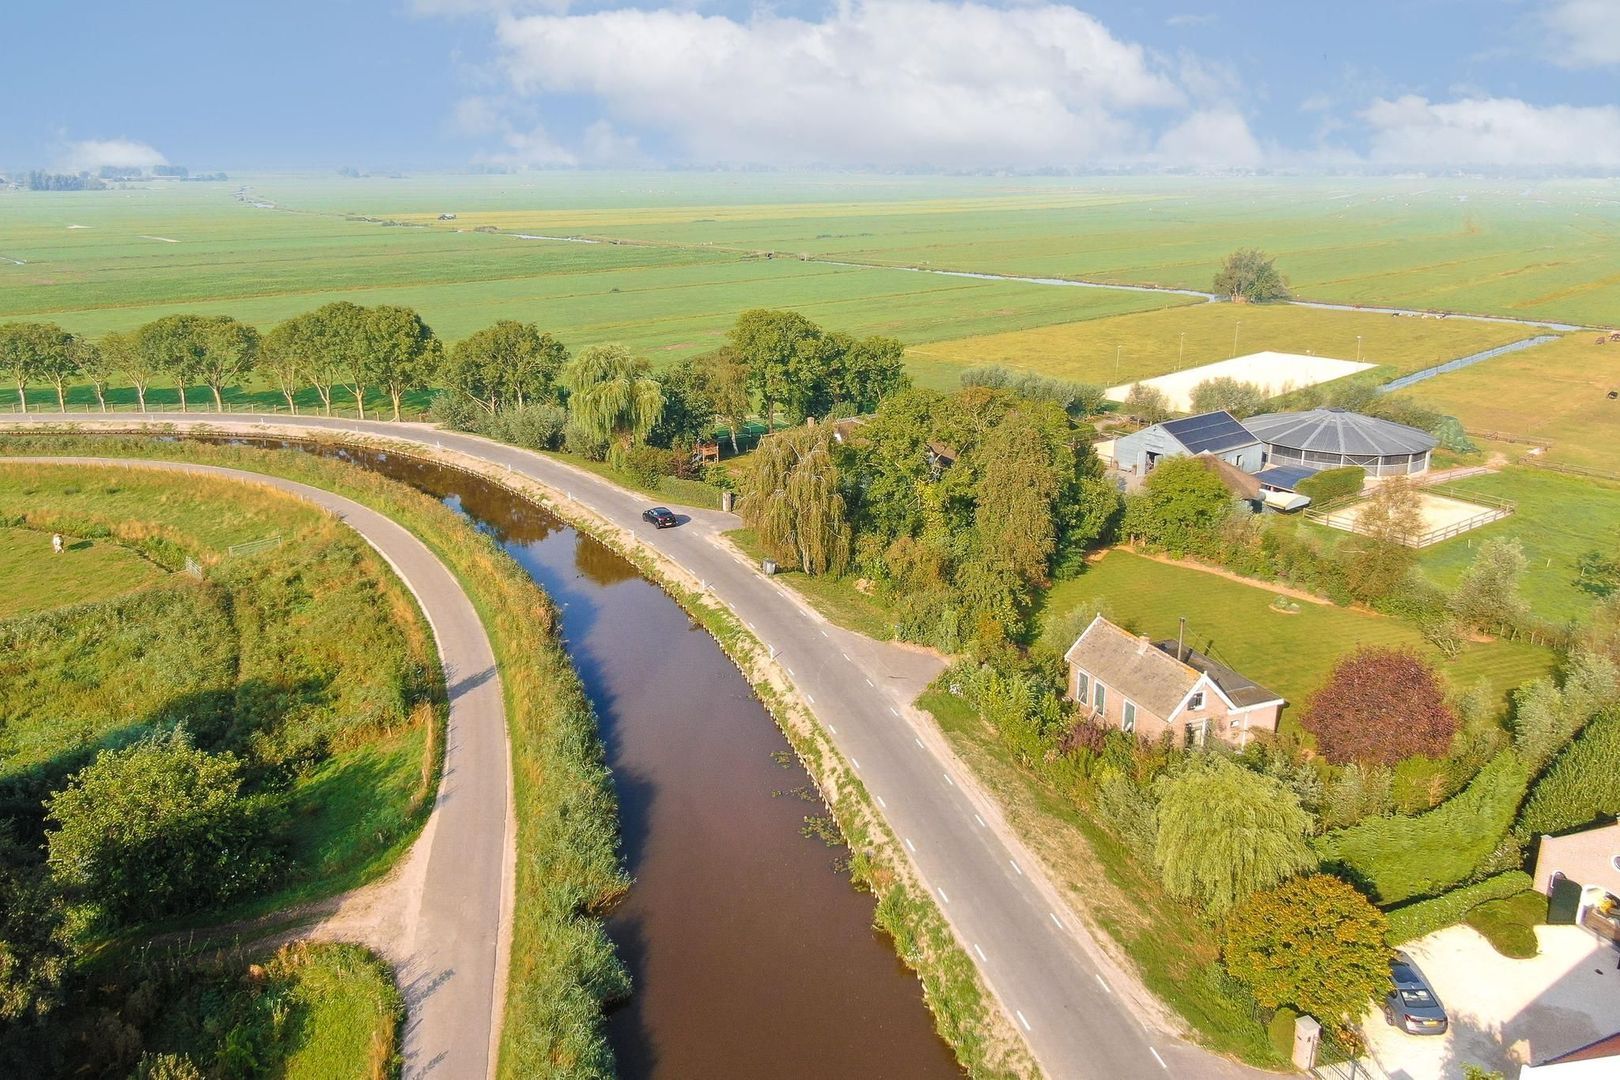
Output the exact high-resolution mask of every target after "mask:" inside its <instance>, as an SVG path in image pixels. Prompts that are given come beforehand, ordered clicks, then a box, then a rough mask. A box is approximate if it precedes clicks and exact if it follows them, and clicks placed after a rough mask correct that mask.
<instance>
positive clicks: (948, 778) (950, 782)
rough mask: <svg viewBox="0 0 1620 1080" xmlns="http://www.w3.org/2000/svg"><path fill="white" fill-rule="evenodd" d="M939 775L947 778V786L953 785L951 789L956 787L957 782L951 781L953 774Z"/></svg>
mask: <svg viewBox="0 0 1620 1080" xmlns="http://www.w3.org/2000/svg"><path fill="white" fill-rule="evenodd" d="M939 775H941V776H943V777H944V778H945V782H946V783H947V784H949V785H951V787H955V786H956V781H955V780H952V779H951V774H950V773H940V774H939Z"/></svg>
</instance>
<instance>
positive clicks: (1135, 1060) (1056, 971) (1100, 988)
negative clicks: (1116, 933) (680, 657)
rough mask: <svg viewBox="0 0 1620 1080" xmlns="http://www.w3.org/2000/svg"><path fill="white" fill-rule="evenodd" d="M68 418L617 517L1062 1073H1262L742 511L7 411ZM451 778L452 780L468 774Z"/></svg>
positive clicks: (568, 474) (342, 430) (524, 470)
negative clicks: (1182, 1019)
mask: <svg viewBox="0 0 1620 1080" xmlns="http://www.w3.org/2000/svg"><path fill="white" fill-rule="evenodd" d="M64 421H67V422H74V423H77V424H80V425H83V426H85V427H87V428H88V427H94V426H99V425H102V424H105V425H108V426H113V427H117V428H121V429H129V428H138V427H140V426H143V425H147V426H149V425H158V424H173V425H176V426H180V427H212V428H215V429H220V428H227V427H228V428H231V429H242V430H243V431H244V432H257V433H260V434H264V435H270V436H275V435H277V434H283V435H285V434H296V433H297V432H299V431H317V432H322V433H325V434H328V435H344V434H350V435H361V436H367V437H372V438H388V439H394V440H398V441H401V442H405V443H412V444H416V445H417V446H419V447H423V448H425V449H426V450H427V451H429V452H431V451H433V450H434V449H435V448H438V449H442V450H445V451H453V452H456V453H459V454H464V455H467V456H469V457H472V458H476V459H478V460H479V461H481V462H483V463H486V465H492V466H494V467H496V468H497V469H505V470H510V471H511V472H513V473H517V474H520V475H522V476H525V477H527V478H530V479H532V480H534V481H536V482H538V483H540V484H541V485H543V486H545V487H547V488H549V489H551V490H552V491H554V492H555V493H556V494H557V496H558V497H559V498H562V499H568V500H570V501H572V502H574V503H576V504H577V505H579V506H581V507H583V508H584V509H585V510H586V511H588V512H591V513H593V514H594V515H595V516H597V517H599V518H601V519H602V520H604V521H605V522H607V523H608V524H610V525H613V526H617V527H620V528H622V529H625V530H630V531H632V532H633V533H635V534H636V535H637V536H638V538H639V539H640V541H641V542H642V543H644V544H645V545H646V546H647V547H649V548H650V549H653V550H654V551H656V552H658V553H659V554H661V555H662V556H664V557H666V558H668V559H669V560H671V561H672V562H674V563H675V564H677V565H679V566H680V567H682V568H683V569H685V570H686V571H687V572H688V573H690V574H692V575H693V576H695V577H697V578H698V579H699V580H700V581H702V582H703V583H704V585H705V586H706V587H707V588H708V590H709V591H710V592H712V593H713V594H714V595H715V596H716V597H717V598H718V599H719V600H721V601H722V602H723V603H725V604H726V605H727V607H729V608H730V609H731V610H732V612H733V613H735V614H736V615H737V617H738V618H740V619H742V620H743V622H744V623H745V624H746V625H747V626H748V627H749V629H750V630H752V631H753V633H754V634H755V635H756V636H757V637H758V638H759V639H760V640H761V641H763V642H764V643H765V644H766V645H767V646H769V647H770V648H771V650H772V651H773V654H774V656H775V658H776V660H777V662H778V664H780V665H781V667H782V668H783V671H784V673H785V674H786V676H787V678H788V679H789V680H790V681H791V683H792V684H793V686H794V687H795V688H796V689H797V691H798V692H799V694H800V695H801V696H802V697H803V699H804V701H805V702H806V704H807V705H808V706H809V707H810V709H811V711H812V712H813V713H814V714H815V716H816V717H817V719H818V720H819V722H820V723H821V724H822V725H823V726H824V727H825V728H826V730H827V732H828V733H829V736H830V737H831V739H832V741H833V742H834V744H835V745H836V746H837V747H838V749H839V751H840V752H841V753H842V754H843V755H844V757H845V759H846V760H847V761H848V762H849V764H850V766H851V768H853V769H854V770H855V772H856V773H858V774H859V775H860V777H861V778H862V781H863V782H864V783H865V785H866V787H867V789H868V790H869V791H870V792H871V793H872V795H873V796H874V798H875V799H876V800H877V803H878V806H879V807H880V810H881V812H882V813H883V814H884V815H885V817H886V819H887V821H888V824H889V825H890V827H891V828H892V829H893V830H894V832H895V834H896V835H897V836H899V837H900V838H901V841H902V842H903V843H904V845H905V848H906V850H907V852H908V854H909V856H910V858H911V859H912V861H913V863H914V864H915V866H916V868H917V870H918V872H919V874H920V875H921V877H922V879H923V881H924V882H925V883H926V884H927V885H928V887H929V888H930V889H931V890H932V892H933V893H934V895H935V898H936V900H937V901H938V903H939V905H940V910H941V912H943V913H944V915H945V917H946V919H947V920H948V921H949V922H950V924H951V926H952V928H953V929H954V931H955V933H956V935H957V937H958V938H959V940H960V941H961V943H962V945H963V948H964V949H965V950H966V951H967V952H968V954H969V955H970V956H971V957H972V958H973V960H974V962H975V963H976V964H977V965H978V968H979V971H980V973H981V975H982V976H983V978H984V980H985V982H986V984H987V985H988V986H989V987H990V988H991V991H992V992H993V993H994V994H995V996H996V997H997V999H998V1000H999V1001H1000V1003H1001V1006H1002V1008H1003V1009H1004V1010H1005V1012H1006V1014H1007V1016H1008V1017H1009V1019H1010V1020H1011V1021H1012V1022H1013V1023H1014V1024H1015V1025H1016V1027H1017V1029H1018V1030H1019V1031H1020V1032H1021V1033H1022V1035H1023V1037H1024V1039H1025V1041H1026V1042H1027V1043H1028V1045H1029V1047H1030V1050H1031V1052H1032V1053H1033V1054H1034V1055H1035V1058H1036V1060H1037V1061H1038V1062H1039V1063H1040V1065H1041V1067H1042V1069H1043V1070H1044V1071H1045V1072H1046V1074H1047V1075H1048V1076H1050V1077H1054V1078H1071V1077H1073V1078H1086V1080H1093V1078H1094V1080H1152V1078H1158V1077H1163V1076H1166V1075H1167V1074H1174V1075H1177V1076H1181V1077H1238V1076H1258V1075H1265V1074H1261V1073H1257V1072H1255V1071H1253V1070H1249V1069H1247V1068H1244V1067H1242V1066H1238V1065H1236V1064H1233V1063H1232V1062H1230V1061H1228V1060H1226V1059H1224V1058H1221V1057H1219V1056H1216V1055H1214V1054H1211V1053H1209V1052H1208V1051H1206V1050H1203V1049H1202V1048H1199V1047H1197V1046H1194V1045H1192V1044H1191V1043H1188V1042H1186V1041H1185V1040H1183V1039H1181V1038H1179V1037H1178V1036H1177V1035H1175V1034H1174V1033H1172V1032H1171V1031H1170V1030H1168V1029H1167V1026H1166V1023H1165V1022H1164V1021H1163V1020H1161V1019H1160V1018H1159V1017H1160V1012H1159V1010H1158V1008H1157V1007H1156V1006H1155V1005H1154V1004H1153V1003H1152V1002H1151V999H1150V998H1149V997H1148V995H1147V994H1146V993H1145V992H1144V991H1143V990H1142V989H1141V987H1140V985H1139V984H1138V983H1137V981H1136V980H1135V977H1134V976H1133V975H1132V974H1130V973H1128V972H1126V971H1124V970H1122V969H1121V968H1120V967H1119V966H1117V965H1116V964H1115V963H1114V962H1113V961H1112V960H1111V959H1110V958H1109V954H1108V952H1107V950H1106V949H1105V948H1104V947H1103V946H1102V945H1101V944H1100V943H1099V941H1098V940H1097V938H1096V937H1095V936H1094V935H1093V934H1092V932H1091V930H1090V929H1089V928H1088V927H1087V926H1086V925H1085V924H1084V923H1083V922H1082V921H1081V920H1080V919H1079V918H1078V917H1076V916H1075V915H1074V913H1073V912H1072V911H1071V910H1070V909H1069V907H1068V906H1067V904H1066V903H1065V901H1064V900H1063V899H1062V894H1061V893H1060V892H1059V890H1058V889H1057V888H1056V887H1055V886H1054V885H1053V883H1052V882H1051V881H1050V880H1048V879H1047V877H1046V876H1045V874H1044V873H1043V871H1042V869H1041V866H1040V864H1039V863H1038V861H1037V860H1036V859H1035V858H1034V857H1033V856H1032V855H1031V854H1030V853H1029V852H1028V851H1027V850H1026V849H1025V848H1024V847H1023V845H1022V844H1021V843H1020V841H1019V840H1018V838H1017V836H1016V835H1015V834H1014V832H1013V830H1012V829H1010V828H1009V827H1007V826H1006V824H1005V822H1004V821H1003V820H1002V818H1001V815H1000V812H999V809H998V808H997V807H996V805H995V804H994V802H993V801H992V800H991V799H989V798H988V797H986V796H985V795H984V794H983V793H982V791H981V789H980V788H979V786H978V783H977V781H976V780H975V779H974V778H973V776H972V775H971V774H970V773H969V772H968V770H966V769H965V767H963V766H962V765H961V763H960V762H959V761H958V760H957V758H956V757H955V755H954V754H953V753H952V752H951V750H950V748H949V746H948V745H947V744H946V743H945V741H944V738H943V736H941V735H940V733H939V731H938V729H937V727H936V726H935V725H934V724H933V723H932V722H931V721H930V720H929V719H928V718H927V717H926V716H924V715H922V714H919V713H917V712H916V711H915V710H913V709H912V708H911V705H910V703H911V702H912V701H913V700H914V699H915V697H916V695H917V693H918V692H919V691H920V690H921V689H922V687H923V686H924V685H925V684H926V683H927V682H928V681H929V680H930V679H932V678H933V677H934V676H935V675H936V674H937V673H938V672H939V670H940V662H939V661H938V660H937V659H935V658H933V657H931V656H929V655H927V654H924V653H920V652H917V651H914V650H909V649H905V648H902V647H899V646H895V645H892V644H888V643H883V642H877V641H873V640H871V639H869V638H865V637H862V636H861V635H858V634H854V633H851V632H849V631H846V630H843V629H841V628H839V627H836V626H833V625H831V624H830V623H828V622H827V621H826V620H825V619H824V618H822V617H821V616H820V615H819V614H817V613H816V612H814V611H813V610H811V609H810V608H809V607H808V606H806V605H805V604H803V603H802V602H801V601H800V600H799V599H798V598H797V597H796V596H795V595H794V594H793V593H791V592H790V591H789V590H788V589H786V588H784V587H783V586H781V585H780V584H779V583H777V582H775V581H773V580H771V579H769V578H767V577H765V576H764V575H762V574H761V573H760V572H759V571H758V569H757V568H756V567H755V566H754V565H753V564H752V563H750V562H747V561H745V560H743V559H742V557H741V556H740V555H738V554H737V552H736V550H735V548H733V547H732V546H731V545H729V544H728V543H725V542H724V541H723V539H722V538H721V537H720V533H721V532H723V531H724V530H726V529H729V528H735V527H736V525H737V520H736V518H734V517H732V516H730V515H725V514H721V513H719V512H718V511H695V512H693V513H692V514H691V517H690V520H689V521H687V522H686V523H685V524H684V525H683V526H682V527H681V528H677V529H669V530H664V531H655V530H653V529H652V528H651V527H648V526H643V524H642V523H641V511H642V510H643V509H644V508H645V507H646V506H647V500H646V498H645V497H644V496H642V495H639V494H636V493H634V492H630V491H627V490H625V489H623V488H621V487H619V486H618V485H616V484H613V483H611V482H610V481H607V480H604V479H602V478H600V477H598V476H596V475H594V474H591V473H588V472H586V471H584V470H581V469H578V468H576V467H574V466H571V465H569V464H567V463H565V462H562V461H558V460H556V459H554V458H549V457H544V456H542V455H539V454H534V453H531V452H529V451H526V450H522V449H519V448H516V447H511V446H506V445H504V444H500V443H495V442H491V441H489V440H486V439H482V438H479V437H477V436H471V435H463V434H458V433H454V432H448V431H440V430H439V429H437V428H433V427H431V426H428V425H421V424H395V423H385V422H375V421H366V422H362V421H356V420H349V419H338V418H325V417H292V416H275V415H261V416H253V417H246V416H241V415H231V416H210V415H206V414H197V413H191V414H178V413H170V414H147V415H145V416H130V415H129V414H125V415H124V416H122V417H119V416H112V415H102V414H69V415H68V416H66V417H62V416H58V415H49V414H47V415H34V416H28V417H24V416H21V415H18V414H9V415H0V430H3V428H4V426H6V425H15V426H19V427H20V426H21V425H22V424H25V423H32V424H41V423H43V424H60V423H62V422H64ZM449 773H450V776H451V778H452V779H454V778H455V771H454V770H449ZM441 798H442V796H441ZM440 828H441V831H442V830H445V829H447V828H448V825H445V824H441V826H440ZM471 837H472V834H467V835H466V837H465V838H466V839H468V840H470V839H471ZM1164 932H1165V933H1166V934H1174V933H1175V932H1176V928H1175V927H1173V926H1167V927H1165V928H1164ZM469 1023H471V1021H470V1020H469ZM445 1075H462V1074H460V1073H451V1072H449V1071H446V1072H445ZM469 1075H470V1074H469Z"/></svg>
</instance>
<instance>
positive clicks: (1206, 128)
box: [1156, 109, 1265, 168]
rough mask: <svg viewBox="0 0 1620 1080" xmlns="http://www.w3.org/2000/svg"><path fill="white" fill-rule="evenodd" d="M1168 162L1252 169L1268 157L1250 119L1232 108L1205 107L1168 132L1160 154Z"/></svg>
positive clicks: (1162, 142)
mask: <svg viewBox="0 0 1620 1080" xmlns="http://www.w3.org/2000/svg"><path fill="white" fill-rule="evenodd" d="M1156 156H1157V157H1158V158H1159V160H1161V161H1162V162H1164V163H1165V164H1169V165H1191V166H1195V167H1198V168H1229V167H1244V168H1251V167H1253V166H1256V165H1259V164H1261V162H1262V161H1263V160H1264V159H1265V154H1264V152H1263V151H1262V150H1261V149H1260V144H1259V143H1258V142H1256V141H1255V138H1254V133H1253V132H1251V131H1250V130H1249V124H1248V121H1246V120H1244V119H1243V117H1242V115H1241V114H1239V113H1238V112H1237V111H1235V110H1233V109H1204V110H1200V111H1198V112H1195V113H1193V114H1192V115H1191V116H1189V117H1187V119H1185V120H1183V121H1182V122H1181V123H1179V124H1177V125H1176V126H1175V127H1173V128H1171V129H1170V130H1169V131H1166V132H1165V133H1164V134H1163V135H1162V136H1160V138H1159V145H1158V148H1157V155H1156Z"/></svg>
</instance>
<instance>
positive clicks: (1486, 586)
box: [1451, 536, 1530, 631]
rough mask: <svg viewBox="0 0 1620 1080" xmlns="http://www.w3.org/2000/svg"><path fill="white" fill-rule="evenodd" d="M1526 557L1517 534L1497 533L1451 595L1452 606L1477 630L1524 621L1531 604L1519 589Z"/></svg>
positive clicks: (1485, 543)
mask: <svg viewBox="0 0 1620 1080" xmlns="http://www.w3.org/2000/svg"><path fill="white" fill-rule="evenodd" d="M1528 562H1529V561H1528V560H1527V559H1526V558H1525V557H1524V545H1522V544H1520V543H1519V538H1518V537H1516V536H1507V537H1497V538H1496V539H1494V540H1487V541H1485V542H1484V543H1483V544H1481V545H1480V546H1479V553H1478V554H1476V555H1475V556H1474V561H1473V562H1472V563H1470V564H1469V566H1468V569H1467V570H1465V571H1463V576H1462V580H1461V581H1459V582H1457V591H1456V592H1454V593H1452V595H1451V610H1452V612H1453V613H1455V614H1456V616H1457V617H1458V618H1459V619H1462V620H1463V621H1464V622H1466V623H1467V624H1468V625H1469V626H1472V627H1473V628H1474V629H1476V630H1485V631H1501V630H1502V629H1504V628H1506V629H1511V628H1513V627H1516V626H1519V625H1520V624H1522V623H1523V622H1524V619H1525V617H1526V616H1527V615H1528V614H1529V613H1530V605H1529V604H1527V603H1526V602H1525V599H1524V596H1523V594H1521V593H1520V592H1519V582H1520V580H1521V579H1522V578H1523V577H1524V571H1525V568H1526V567H1527V566H1528Z"/></svg>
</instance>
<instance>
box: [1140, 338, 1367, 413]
mask: <svg viewBox="0 0 1620 1080" xmlns="http://www.w3.org/2000/svg"><path fill="white" fill-rule="evenodd" d="M1372 366H1373V365H1372V364H1363V363H1360V362H1359V361H1356V360H1335V359H1333V358H1332V357H1329V356H1305V355H1303V354H1301V353H1285V352H1257V353H1250V354H1249V355H1248V356H1237V357H1233V358H1232V359H1231V360H1220V361H1217V362H1216V363H1213V364H1205V365H1203V366H1202V367H1195V368H1188V369H1187V370H1186V371H1175V372H1171V373H1170V374H1169V375H1157V376H1155V377H1153V378H1151V379H1143V380H1142V382H1143V383H1144V384H1146V385H1148V386H1152V387H1154V388H1156V389H1158V390H1162V391H1163V392H1164V396H1165V397H1166V398H1168V399H1169V403H1170V408H1172V409H1174V410H1175V411H1176V412H1191V411H1192V392H1193V389H1194V388H1195V387H1196V386H1197V385H1198V384H1199V383H1201V382H1203V381H1204V380H1206V379H1216V378H1220V377H1222V376H1225V377H1226V378H1229V379H1236V380H1238V381H1239V382H1247V383H1254V384H1255V385H1256V386H1258V387H1260V388H1261V389H1262V390H1264V391H1265V392H1266V395H1267V396H1268V397H1276V396H1277V395H1278V394H1286V393H1287V392H1288V391H1290V390H1301V389H1304V388H1305V387H1307V386H1315V385H1316V384H1317V383H1325V382H1332V381H1333V380H1334V379H1342V378H1344V377H1345V376H1346V375H1354V374H1355V373H1356V372H1358V371H1366V370H1367V369H1368V368H1370V367H1372ZM1130 391H1131V384H1130V383H1126V384H1125V385H1123V386H1110V387H1109V388H1108V396H1109V397H1110V398H1112V399H1113V400H1115V401H1124V400H1125V395H1126V394H1128V393H1130Z"/></svg>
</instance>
